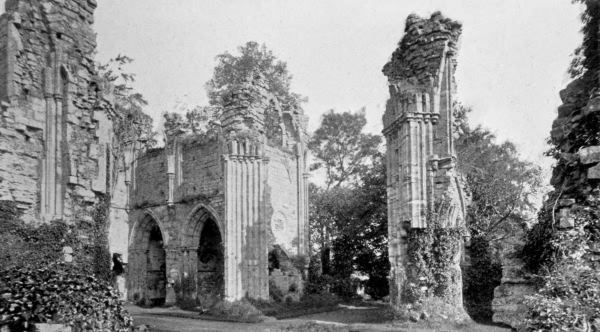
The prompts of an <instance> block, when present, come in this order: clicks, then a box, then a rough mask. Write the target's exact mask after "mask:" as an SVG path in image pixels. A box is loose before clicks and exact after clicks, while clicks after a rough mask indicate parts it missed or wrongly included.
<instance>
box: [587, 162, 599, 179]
mask: <svg viewBox="0 0 600 332" xmlns="http://www.w3.org/2000/svg"><path fill="white" fill-rule="evenodd" d="M587 177H588V179H589V180H598V179H600V164H598V165H596V166H594V167H590V168H588V170H587Z"/></svg>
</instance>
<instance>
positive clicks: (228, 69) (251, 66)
mask: <svg viewBox="0 0 600 332" xmlns="http://www.w3.org/2000/svg"><path fill="white" fill-rule="evenodd" d="M238 51H239V55H232V54H230V53H229V52H225V53H222V54H219V55H217V57H216V59H217V66H216V67H215V70H214V74H213V77H212V79H211V80H210V81H208V82H206V91H207V93H208V99H209V103H210V105H212V106H217V107H219V106H220V107H222V106H223V100H222V95H223V93H224V92H226V91H228V90H229V89H230V88H231V87H233V86H234V85H236V84H240V83H241V82H243V81H244V80H245V79H246V78H247V77H248V76H249V75H251V74H253V73H261V74H262V75H264V76H265V78H266V81H267V85H268V87H267V90H268V91H269V92H271V93H273V94H275V95H276V96H277V98H278V99H279V101H280V103H282V106H283V107H284V108H285V109H289V108H299V107H300V105H301V104H302V103H303V102H306V101H307V99H306V98H305V97H303V96H301V95H299V94H296V93H293V92H291V91H290V88H291V83H292V75H291V74H290V73H289V71H288V68H287V63H285V62H283V61H281V60H278V59H277V57H276V56H275V55H274V54H273V51H271V50H269V49H268V48H267V47H266V46H265V45H264V44H263V45H259V44H258V43H256V42H253V41H250V42H247V43H246V44H245V45H243V46H240V47H238Z"/></svg>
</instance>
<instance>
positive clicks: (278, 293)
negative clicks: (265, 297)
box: [269, 279, 285, 302]
mask: <svg viewBox="0 0 600 332" xmlns="http://www.w3.org/2000/svg"><path fill="white" fill-rule="evenodd" d="M284 295H285V294H283V291H282V290H281V288H279V287H278V286H277V284H276V283H275V280H273V279H269V298H271V299H273V301H275V302H281V301H283V296H284Z"/></svg>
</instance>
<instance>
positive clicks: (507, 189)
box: [456, 105, 542, 243]
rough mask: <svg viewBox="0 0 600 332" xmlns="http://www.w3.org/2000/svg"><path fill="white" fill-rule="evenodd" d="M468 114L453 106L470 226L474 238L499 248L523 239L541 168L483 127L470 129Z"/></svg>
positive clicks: (538, 185) (540, 180) (530, 216)
mask: <svg viewBox="0 0 600 332" xmlns="http://www.w3.org/2000/svg"><path fill="white" fill-rule="evenodd" d="M470 111H471V109H470V108H465V107H464V106H462V105H458V107H457V113H458V114H457V115H458V116H457V119H458V122H459V123H458V124H457V126H458V127H459V130H458V133H459V137H458V139H457V140H456V152H457V155H458V156H457V157H458V169H459V170H460V172H461V173H462V174H463V175H464V176H465V177H466V180H467V185H468V189H469V191H470V193H471V196H472V202H471V204H470V205H469V207H468V215H467V218H468V227H469V230H470V231H471V233H472V235H474V236H484V237H485V238H486V239H487V240H488V241H490V242H492V243H500V242H501V241H503V240H507V239H509V238H513V237H515V236H517V235H522V233H523V229H524V226H526V224H527V223H528V222H529V221H530V220H531V218H532V216H533V215H534V211H535V209H536V206H535V201H534V200H535V198H536V197H537V196H538V195H539V194H540V190H541V189H542V178H541V169H540V167H539V166H537V165H535V164H533V163H531V162H529V161H526V160H523V159H521V157H520V156H519V153H518V151H517V148H516V146H515V145H514V144H513V143H512V142H510V141H506V142H503V143H496V137H495V136H494V134H492V133H491V132H490V131H488V130H487V129H483V128H482V127H481V126H477V127H476V128H474V129H471V128H470V127H469V125H468V122H467V117H466V115H467V113H468V112H470Z"/></svg>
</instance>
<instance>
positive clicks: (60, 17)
mask: <svg viewBox="0 0 600 332" xmlns="http://www.w3.org/2000/svg"><path fill="white" fill-rule="evenodd" d="M95 8H96V2H95V1H93V0H85V1H84V0H67V1H54V0H31V1H24V0H8V1H6V4H5V9H6V13H4V14H3V15H2V16H1V17H0V102H1V105H0V107H1V109H0V115H1V116H0V179H1V180H0V182H1V183H0V199H2V200H11V201H14V202H16V203H17V204H18V207H19V208H20V209H21V210H22V211H23V212H24V217H23V219H24V220H25V221H28V222H41V221H50V220H53V219H64V220H67V221H73V220H88V221H91V219H92V217H91V212H92V210H93V209H94V208H95V206H96V204H97V203H98V202H99V199H100V197H102V196H104V195H106V194H108V193H110V192H111V191H113V192H117V196H119V195H120V197H122V196H123V194H124V193H126V190H125V189H124V188H125V185H124V178H122V179H121V181H120V182H117V186H116V187H115V188H111V187H110V184H111V183H114V181H111V179H110V174H111V173H112V163H111V160H110V152H109V149H110V144H111V140H112V120H111V119H112V118H113V117H114V116H115V113H114V109H113V95H112V86H111V85H110V84H108V83H107V82H106V81H105V80H104V79H103V78H101V77H100V76H99V75H98V73H97V72H96V70H95V67H94V60H93V54H94V51H95V48H96V36H95V33H94V32H93V29H92V25H93V23H94V19H93V13H94V10H95ZM121 176H123V174H121ZM122 208H124V206H121V207H120V208H119V207H117V208H113V209H112V213H111V216H113V218H114V220H113V221H112V223H111V229H112V230H113V234H114V233H119V230H121V231H122V230H123V228H125V229H126V228H127V226H126V225H127V222H126V212H125V211H124V210H123V209H122ZM118 243H119V240H116V241H115V240H113V241H111V248H112V249H111V251H113V252H115V251H123V249H125V248H124V247H126V245H123V244H122V243H121V244H120V245H119V244H118ZM119 248H120V249H119Z"/></svg>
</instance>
